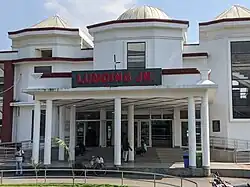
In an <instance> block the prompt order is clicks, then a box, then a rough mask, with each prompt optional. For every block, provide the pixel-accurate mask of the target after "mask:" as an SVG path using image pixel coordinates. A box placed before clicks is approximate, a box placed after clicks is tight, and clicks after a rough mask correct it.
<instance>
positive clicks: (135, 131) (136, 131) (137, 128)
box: [134, 121, 141, 147]
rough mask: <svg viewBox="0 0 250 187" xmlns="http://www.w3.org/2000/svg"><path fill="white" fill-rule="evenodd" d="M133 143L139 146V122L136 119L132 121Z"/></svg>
mask: <svg viewBox="0 0 250 187" xmlns="http://www.w3.org/2000/svg"><path fill="white" fill-rule="evenodd" d="M134 128H135V130H134V137H135V138H134V143H135V147H141V141H140V139H141V138H140V135H141V134H140V123H139V122H138V121H135V123H134Z"/></svg>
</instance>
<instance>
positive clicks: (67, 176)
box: [0, 169, 198, 187]
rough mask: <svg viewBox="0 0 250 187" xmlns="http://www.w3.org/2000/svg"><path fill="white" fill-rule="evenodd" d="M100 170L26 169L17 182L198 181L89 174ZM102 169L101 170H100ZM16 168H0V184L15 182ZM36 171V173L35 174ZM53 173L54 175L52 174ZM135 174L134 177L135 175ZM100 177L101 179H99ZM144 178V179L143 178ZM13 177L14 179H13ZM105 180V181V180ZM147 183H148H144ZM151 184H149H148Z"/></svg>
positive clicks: (192, 183) (180, 185)
mask: <svg viewBox="0 0 250 187" xmlns="http://www.w3.org/2000/svg"><path fill="white" fill-rule="evenodd" d="M98 171H100V170H94V169H63V171H62V169H37V170H35V169H28V170H23V173H24V174H28V175H27V176H25V175H23V176H18V179H19V180H18V183H23V182H22V181H21V180H24V182H25V183H30V184H31V183H33V184H34V183H39V184H41V183H45V184H46V183H62V182H65V183H70V182H72V183H74V184H75V183H85V184H86V183H89V184H99V183H100V182H101V183H107V184H111V185H122V186H124V185H128V186H135V183H136V186H138V183H140V184H139V185H140V186H151V185H152V186H153V187H157V184H160V185H161V186H175V187H183V186H190V187H191V186H194V187H198V183H196V182H195V181H192V180H189V179H186V178H182V177H176V176H171V175H164V174H159V173H150V172H139V171H121V170H106V175H105V176H96V175H91V173H93V172H98ZM102 171H103V170H102ZM15 172H16V170H1V171H0V173H1V177H0V184H1V185H2V184H12V183H16V182H17V181H16V179H17V176H15V177H13V174H15ZM74 172H81V173H83V175H82V176H76V175H74V174H73V173H74ZM35 173H37V174H35ZM53 174H54V175H53ZM135 176H136V177H135ZM100 178H101V180H100ZM143 178H144V179H143ZM13 179H15V180H13ZM105 181H107V182H105ZM145 184H148V185H145ZM150 184H151V185H150Z"/></svg>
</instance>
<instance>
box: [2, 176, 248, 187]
mask: <svg viewBox="0 0 250 187" xmlns="http://www.w3.org/2000/svg"><path fill="white" fill-rule="evenodd" d="M190 180H193V181H196V182H197V183H198V185H199V187H211V184H209V181H210V180H211V179H210V178H193V179H190ZM225 180H227V181H229V182H231V183H232V184H243V183H247V182H248V183H250V179H232V178H225ZM39 182H41V183H43V182H44V179H42V180H41V179H39ZM47 182H48V183H71V182H72V180H71V179H58V178H57V179H47ZM76 182H81V183H84V182H85V180H84V179H77V180H76ZM121 182H122V181H121V179H114V178H88V179H87V183H91V184H117V185H120V184H121ZM180 182H181V181H180V179H169V178H167V179H166V178H165V179H162V180H157V184H156V187H166V186H180ZM3 183H4V184H18V183H35V180H34V179H28V178H26V179H13V178H12V179H4V180H3ZM163 183H165V184H163ZM123 184H124V185H128V186H131V187H141V186H142V187H153V181H152V180H151V181H150V180H147V181H146V180H143V181H139V180H131V179H124V181H123ZM183 186H184V187H195V185H194V184H192V183H190V182H187V181H183Z"/></svg>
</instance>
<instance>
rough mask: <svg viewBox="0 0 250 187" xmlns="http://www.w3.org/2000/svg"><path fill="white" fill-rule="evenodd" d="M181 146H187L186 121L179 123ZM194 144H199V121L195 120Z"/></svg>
mask: <svg viewBox="0 0 250 187" xmlns="http://www.w3.org/2000/svg"><path fill="white" fill-rule="evenodd" d="M181 134H182V135H181V136H182V138H181V139H182V146H188V122H182V123H181ZM196 145H197V146H199V145H201V122H199V121H196Z"/></svg>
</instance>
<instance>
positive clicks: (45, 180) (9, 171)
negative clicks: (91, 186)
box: [0, 168, 198, 187]
mask: <svg viewBox="0 0 250 187" xmlns="http://www.w3.org/2000/svg"><path fill="white" fill-rule="evenodd" d="M16 171H17V170H0V173H1V176H0V184H1V185H2V184H4V179H11V178H13V177H5V176H4V174H5V173H13V172H16ZM51 171H55V172H58V171H60V172H61V171H62V169H46V168H45V169H25V170H23V172H34V173H38V172H44V175H43V176H41V175H39V176H35V175H34V176H32V175H29V177H30V178H31V179H35V178H39V179H41V178H43V179H44V183H47V179H48V178H53V177H50V176H48V175H47V173H48V172H51ZM63 171H68V172H73V173H74V172H75V171H80V172H83V173H84V176H75V175H72V176H58V175H56V177H57V178H58V177H59V178H61V177H63V178H65V179H66V178H68V177H70V178H72V182H73V183H75V180H76V179H79V178H81V179H82V178H83V179H84V181H85V183H87V177H88V175H87V174H88V172H96V171H97V172H98V171H100V170H96V169H63ZM102 171H105V172H107V173H119V174H121V175H120V176H121V178H120V179H121V182H120V185H124V180H125V179H126V177H124V174H135V175H145V176H147V175H149V176H152V177H153V181H144V182H149V183H153V187H156V184H163V185H167V186H170V185H172V186H176V185H175V184H169V183H166V182H158V181H157V179H156V177H162V178H173V179H179V180H180V185H179V187H183V186H184V184H183V182H185V181H186V182H188V183H191V184H192V185H193V186H195V187H198V183H197V182H195V181H192V180H190V179H187V178H183V177H176V176H172V175H165V174H160V173H152V172H141V171H122V170H102ZM16 177H17V176H15V179H16ZM97 177H98V176H97ZM18 178H19V179H23V178H24V177H23V176H18ZM25 179H26V180H27V177H25ZM128 179H130V180H135V181H141V180H139V179H134V178H128ZM8 184H10V183H9V182H8Z"/></svg>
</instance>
